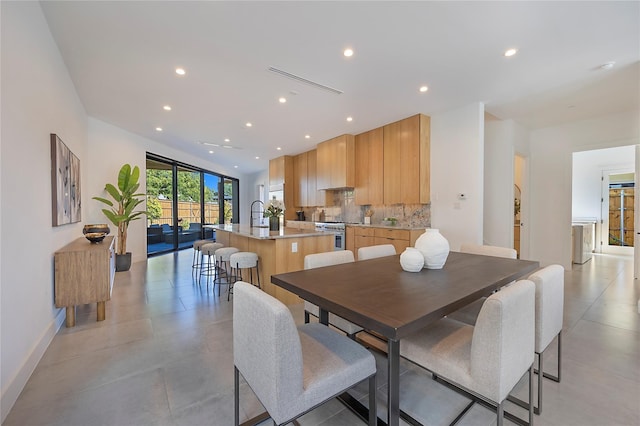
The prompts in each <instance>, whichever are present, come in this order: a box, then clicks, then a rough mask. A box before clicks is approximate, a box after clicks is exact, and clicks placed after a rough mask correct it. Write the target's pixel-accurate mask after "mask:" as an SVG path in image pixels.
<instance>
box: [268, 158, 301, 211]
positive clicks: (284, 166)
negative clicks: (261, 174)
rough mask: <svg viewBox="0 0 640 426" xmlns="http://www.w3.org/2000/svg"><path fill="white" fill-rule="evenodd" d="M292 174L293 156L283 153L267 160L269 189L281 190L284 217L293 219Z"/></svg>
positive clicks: (293, 181)
mask: <svg viewBox="0 0 640 426" xmlns="http://www.w3.org/2000/svg"><path fill="white" fill-rule="evenodd" d="M295 182H296V181H295V179H294V175H293V157H291V156H290V155H283V156H282V157H278V158H274V159H273V160H269V191H282V198H283V200H282V201H283V202H284V207H285V210H284V215H285V216H284V217H285V219H289V220H293V219H295V218H296V212H295V208H294V207H295V206H294V198H295V190H294V189H295V187H296V183H295Z"/></svg>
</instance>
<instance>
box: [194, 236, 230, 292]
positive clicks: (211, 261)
mask: <svg viewBox="0 0 640 426" xmlns="http://www.w3.org/2000/svg"><path fill="white" fill-rule="evenodd" d="M222 247H224V246H223V245H222V244H220V243H211V242H209V243H206V244H203V245H202V246H200V253H201V255H202V256H207V262H206V263H204V261H203V263H202V264H201V266H200V274H199V275H198V277H199V279H198V284H200V282H201V281H202V276H203V275H204V276H206V277H207V288H209V278H210V277H213V286H214V287H215V285H216V273H217V271H216V263H215V262H216V259H215V255H216V251H218V250H220V249H221V248H222Z"/></svg>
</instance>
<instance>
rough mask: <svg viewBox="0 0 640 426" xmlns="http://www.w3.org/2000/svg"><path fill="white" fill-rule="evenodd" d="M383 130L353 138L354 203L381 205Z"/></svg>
mask: <svg viewBox="0 0 640 426" xmlns="http://www.w3.org/2000/svg"><path fill="white" fill-rule="evenodd" d="M383 137H384V130H383V128H382V127H379V128H377V129H373V130H370V131H368V132H364V133H360V134H359V135H356V136H355V157H356V160H355V168H356V178H355V179H356V180H355V203H356V204H357V205H376V204H383V203H384V197H383V189H384V145H383Z"/></svg>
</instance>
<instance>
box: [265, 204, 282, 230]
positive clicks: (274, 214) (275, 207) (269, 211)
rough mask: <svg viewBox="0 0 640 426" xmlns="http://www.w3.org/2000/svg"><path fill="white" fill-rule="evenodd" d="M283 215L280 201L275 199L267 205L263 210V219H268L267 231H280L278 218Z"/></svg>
mask: <svg viewBox="0 0 640 426" xmlns="http://www.w3.org/2000/svg"><path fill="white" fill-rule="evenodd" d="M283 213H284V207H283V205H282V201H279V200H276V199H275V198H274V199H273V200H271V201H269V202H268V203H267V207H266V208H265V209H264V214H263V215H264V217H268V218H269V230H270V231H279V230H280V216H282V214H283Z"/></svg>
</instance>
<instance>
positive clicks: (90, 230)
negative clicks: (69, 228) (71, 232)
mask: <svg viewBox="0 0 640 426" xmlns="http://www.w3.org/2000/svg"><path fill="white" fill-rule="evenodd" d="M109 232H111V230H110V229H109V226H108V225H107V224H106V223H99V224H93V225H85V226H84V228H82V233H83V234H84V235H87V234H96V233H102V234H104V235H107V234H109ZM87 238H88V237H87ZM102 238H104V236H103V237H102ZM100 241H102V240H100Z"/></svg>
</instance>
